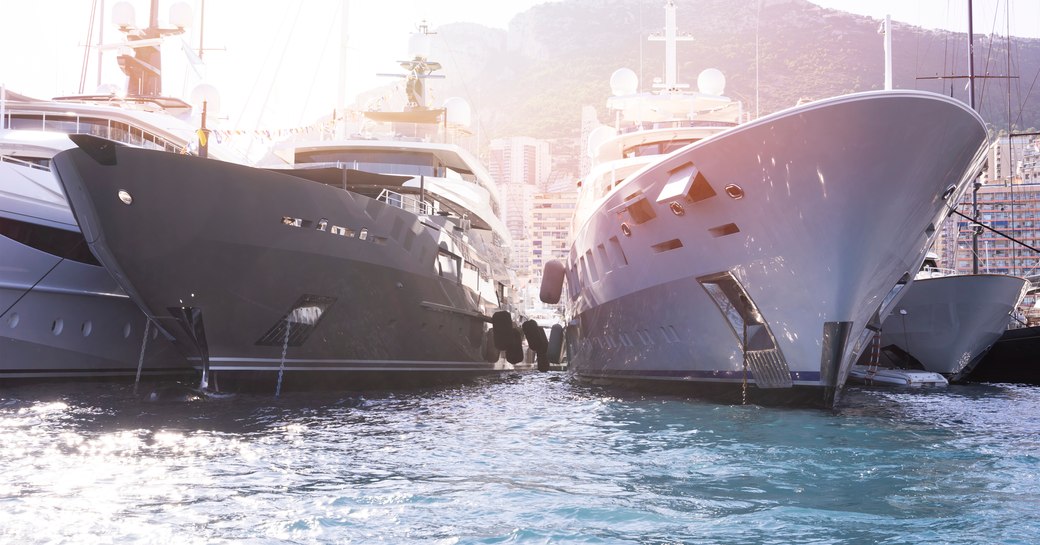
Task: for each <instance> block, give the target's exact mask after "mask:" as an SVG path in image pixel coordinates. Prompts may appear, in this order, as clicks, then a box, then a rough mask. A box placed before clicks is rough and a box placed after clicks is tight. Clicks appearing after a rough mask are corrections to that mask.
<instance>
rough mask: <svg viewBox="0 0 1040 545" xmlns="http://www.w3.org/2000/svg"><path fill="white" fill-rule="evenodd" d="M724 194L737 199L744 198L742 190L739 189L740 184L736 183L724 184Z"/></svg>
mask: <svg viewBox="0 0 1040 545" xmlns="http://www.w3.org/2000/svg"><path fill="white" fill-rule="evenodd" d="M726 194H727V195H729V196H730V197H731V198H734V199H738V200H739V199H743V198H744V190H743V189H741V188H740V186H739V185H737V184H729V185H727V186H726Z"/></svg>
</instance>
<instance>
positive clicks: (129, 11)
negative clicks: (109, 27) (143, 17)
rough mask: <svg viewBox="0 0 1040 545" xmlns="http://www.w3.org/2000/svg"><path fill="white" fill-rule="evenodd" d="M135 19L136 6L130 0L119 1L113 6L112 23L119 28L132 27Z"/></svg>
mask: <svg viewBox="0 0 1040 545" xmlns="http://www.w3.org/2000/svg"><path fill="white" fill-rule="evenodd" d="M135 21H136V16H135V15H134V6H133V5H131V4H130V2H118V3H117V4H116V5H114V6H112V24H114V25H116V26H117V27H119V28H132V27H133V26H134V24H135Z"/></svg>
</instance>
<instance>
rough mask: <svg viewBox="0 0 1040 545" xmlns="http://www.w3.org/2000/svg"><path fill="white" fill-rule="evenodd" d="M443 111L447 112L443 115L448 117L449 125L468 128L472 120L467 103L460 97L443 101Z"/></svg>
mask: <svg viewBox="0 0 1040 545" xmlns="http://www.w3.org/2000/svg"><path fill="white" fill-rule="evenodd" d="M444 109H445V110H447V113H446V114H445V115H447V116H448V124H449V125H457V126H460V127H469V125H470V121H471V118H472V115H473V114H472V110H470V107H469V103H468V102H466V100H465V99H463V98H461V97H451V98H449V99H448V100H445V101H444Z"/></svg>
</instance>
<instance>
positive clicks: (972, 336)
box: [880, 252, 1029, 382]
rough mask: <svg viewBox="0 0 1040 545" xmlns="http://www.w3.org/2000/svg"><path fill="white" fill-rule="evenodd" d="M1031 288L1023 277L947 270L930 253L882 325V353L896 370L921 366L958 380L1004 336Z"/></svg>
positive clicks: (955, 380) (934, 255)
mask: <svg viewBox="0 0 1040 545" xmlns="http://www.w3.org/2000/svg"><path fill="white" fill-rule="evenodd" d="M1028 287H1029V282H1028V281H1027V280H1026V279H1025V278H1022V277H1020V276H1009V275H1005V274H956V272H954V271H948V270H943V269H941V268H940V267H939V265H938V256H937V255H936V254H934V253H931V252H929V253H928V255H927V256H926V257H925V260H924V265H923V266H922V268H921V270H920V272H918V273H917V275H916V277H915V279H914V282H913V283H912V284H910V285H909V286H908V287H907V288H906V293H905V295H903V297H902V299H900V301H899V303H898V304H897V305H896V306H895V310H894V311H893V312H892V314H890V315H889V316H888V317H887V318H885V321H884V322H883V323H882V326H881V338H880V343H881V351H882V353H885V355H886V356H887V359H888V360H889V361H890V363H892V364H894V365H893V366H898V367H915V366H918V365H919V366H920V367H921V368H923V369H924V370H926V371H931V372H934V373H939V374H941V375H943V376H944V377H946V378H947V379H948V380H950V381H951V382H957V381H959V380H961V379H963V378H964V377H965V376H966V375H967V374H968V373H970V372H971V371H972V369H974V367H975V365H976V364H977V363H978V362H979V361H980V360H981V359H982V357H983V356H984V355H985V354H986V352H987V351H988V350H989V348H990V347H991V346H993V343H995V342H996V341H997V339H999V338H1000V336H1001V335H1003V334H1004V331H1005V330H1006V329H1007V326H1008V322H1009V321H1010V319H1011V313H1012V312H1014V311H1015V309H1016V308H1017V307H1018V303H1019V302H1020V301H1021V300H1022V298H1023V297H1024V296H1025V292H1026V290H1027V289H1028Z"/></svg>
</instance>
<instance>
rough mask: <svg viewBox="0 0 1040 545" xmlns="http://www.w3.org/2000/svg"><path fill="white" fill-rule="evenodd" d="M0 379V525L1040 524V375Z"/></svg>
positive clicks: (920, 535) (972, 539)
mask: <svg viewBox="0 0 1040 545" xmlns="http://www.w3.org/2000/svg"><path fill="white" fill-rule="evenodd" d="M153 388H154V386H153V385H142V388H141V392H140V393H135V392H134V389H133V387H132V386H131V385H125V384H123V385H115V384H62V385H59V384H53V385H47V386H32V387H17V388H10V387H8V388H3V389H0V468H2V474H0V475H2V476H0V542H3V543H19V544H21V543H75V544H84V543H120V544H121V543H149V544H151V543H176V544H186V543H206V544H212V543H236V544H238V543H388V544H401V543H435V544H463V543H465V544H471V543H596V544H611V543H619V544H620V543H648V544H651V543H653V544H656V543H662V544H663V543H748V544H752V543H754V544H758V543H777V544H780V543H783V544H787V543H828V544H830V543H1040V388H1036V387H1025V386H1011V385H967V386H950V387H948V388H945V389H942V390H936V391H906V390H885V389H857V388H850V389H849V390H848V392H847V394H846V396H845V398H844V400H843V402H842V404H841V406H840V408H839V409H838V410H837V411H823V410H816V409H790V408H766V407H760V406H755V405H746V406H743V405H720V404H715V403H709V402H706V401H699V400H697V399H689V398H684V397H677V396H674V395H672V396H665V395H651V394H645V393H634V392H628V391H625V390H618V389H604V388H602V387H597V386H591V385H587V384H583V383H580V382H577V381H575V380H573V379H571V378H568V377H567V376H566V375H562V374H559V373H549V374H538V373H533V372H532V373H517V374H510V375H506V376H502V377H496V378H489V379H487V380H480V381H477V382H475V383H470V384H466V385H461V386H452V387H443V388H435V389H425V390H414V391H407V392H366V393H337V394H301V393H283V394H282V395H281V397H279V398H275V397H274V395H273V391H272V393H271V395H236V396H230V397H223V398H195V397H193V396H191V395H187V396H181V395H169V396H165V397H164V396H163V395H159V396H158V399H152V396H150V395H149V394H150V392H151V389H153Z"/></svg>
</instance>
